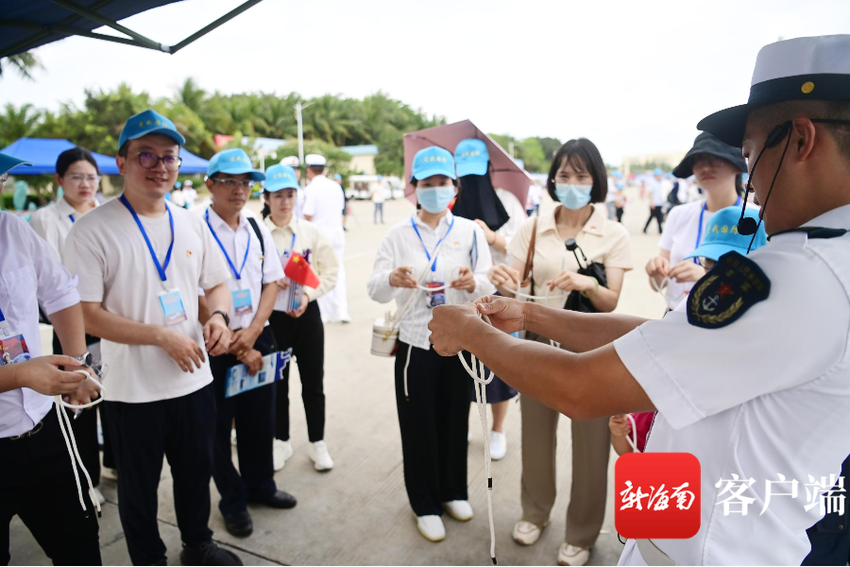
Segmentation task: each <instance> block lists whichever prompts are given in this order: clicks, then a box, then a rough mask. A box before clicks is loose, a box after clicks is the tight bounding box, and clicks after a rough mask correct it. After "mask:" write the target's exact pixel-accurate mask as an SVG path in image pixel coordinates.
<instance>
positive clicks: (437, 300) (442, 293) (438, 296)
mask: <svg viewBox="0 0 850 567" xmlns="http://www.w3.org/2000/svg"><path fill="white" fill-rule="evenodd" d="M425 287H427V288H438V287H443V282H427V283H426V284H425ZM425 304H426V305H427V306H428V307H429V308H431V309H433V308H434V307H438V306H440V305H445V304H446V290H445V289H441V290H439V291H428V292H426V293H425Z"/></svg>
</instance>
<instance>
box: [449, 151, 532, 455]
mask: <svg viewBox="0 0 850 567" xmlns="http://www.w3.org/2000/svg"><path fill="white" fill-rule="evenodd" d="M455 163H456V164H457V176H458V178H459V180H460V187H461V189H460V191H459V193H458V198H457V201H456V202H455V205H454V207H453V208H452V214H454V215H457V216H459V217H463V218H467V219H469V220H474V221H475V224H477V225H478V226H480V227H481V230H482V231H483V232H484V238H485V239H486V240H487V245H488V246H489V247H490V256H491V258H492V260H493V264H494V265H495V264H504V263H505V262H506V260H507V257H508V243H509V242H510V241H511V240H512V239H513V237H514V235H515V234H516V233H517V232H519V229H520V228H522V225H523V223H524V222H525V220H526V219H527V216H526V214H525V210H524V209H523V206H522V204H521V203H520V202H519V199H517V198H516V197H515V196H514V194H513V193H511V192H510V191H508V190H507V189H504V188H502V187H499V188H496V189H494V188H493V183H492V181H491V179H490V174H489V166H490V152H489V151H488V150H487V144H486V143H484V141H483V140H478V139H476V138H469V139H466V140H462V141H461V142H460V143H459V144H458V145H457V147H456V148H455ZM516 395H517V393H516V390H514V389H513V388H511V387H510V386H508V385H507V384H505V383H504V382H502V381H501V380H499V378H498V377H496V378H494V379H493V381H492V382H490V384H488V385H487V402H488V403H489V404H491V409H492V410H493V428H492V430H491V431H490V457H491V458H492V459H493V460H494V461H498V460H501V459H504V458H505V455H506V454H507V451H508V438H507V436H506V435H505V417H507V415H508V407H509V403H510V400H511V399H512V398H515V397H516ZM472 401H475V397H474V395H473V398H472Z"/></svg>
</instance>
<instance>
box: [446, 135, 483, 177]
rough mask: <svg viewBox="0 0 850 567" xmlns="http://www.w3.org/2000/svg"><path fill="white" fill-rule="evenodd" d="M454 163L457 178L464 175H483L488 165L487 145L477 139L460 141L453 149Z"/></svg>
mask: <svg viewBox="0 0 850 567" xmlns="http://www.w3.org/2000/svg"><path fill="white" fill-rule="evenodd" d="M455 162H456V163H457V174H458V177H463V176H465V175H485V174H486V173H487V165H488V164H489V163H490V152H488V151H487V144H485V143H484V142H483V141H482V140H479V139H477V138H468V139H466V140H461V142H460V143H459V144H458V145H457V148H455Z"/></svg>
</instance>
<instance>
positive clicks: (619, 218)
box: [617, 207, 626, 222]
mask: <svg viewBox="0 0 850 567" xmlns="http://www.w3.org/2000/svg"><path fill="white" fill-rule="evenodd" d="M625 210H626V209H625V208H624V207H617V222H623V213H624V212H625Z"/></svg>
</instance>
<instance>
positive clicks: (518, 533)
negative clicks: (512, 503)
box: [511, 520, 549, 545]
mask: <svg viewBox="0 0 850 567" xmlns="http://www.w3.org/2000/svg"><path fill="white" fill-rule="evenodd" d="M547 525H549V522H546V524H544V525H543V526H538V525H536V524H532V523H531V522H526V521H525V520H520V521H519V522H517V523H516V525H515V526H514V531H513V533H512V534H511V537H513V538H514V541H515V542H517V543H518V544H520V545H534V544H535V543H537V540H538V539H540V534H542V533H543V528H545V527H546V526H547Z"/></svg>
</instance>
